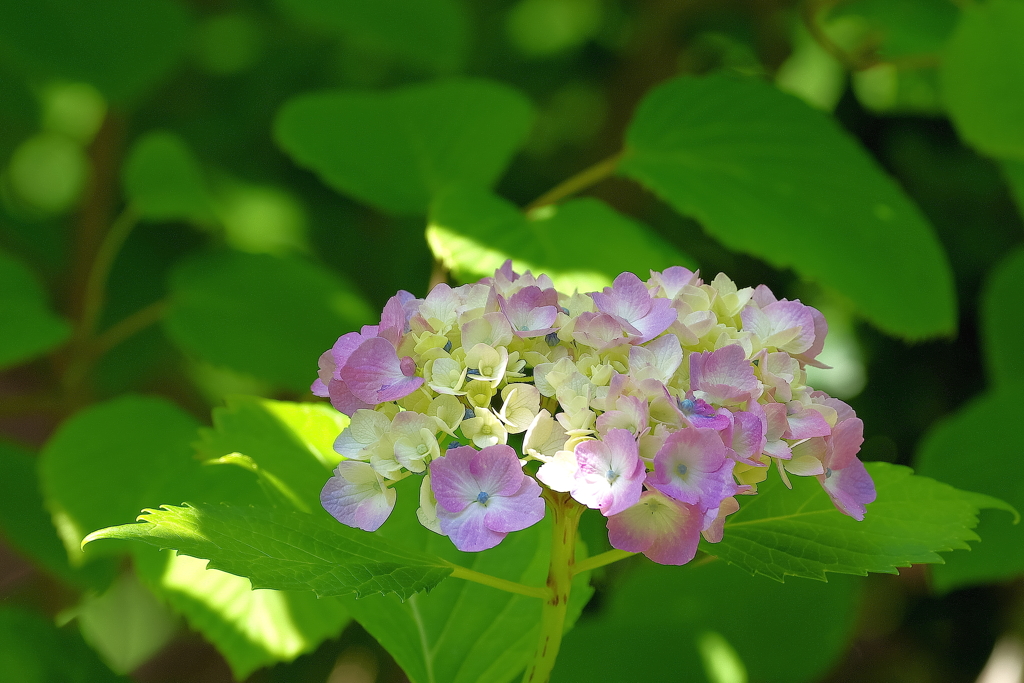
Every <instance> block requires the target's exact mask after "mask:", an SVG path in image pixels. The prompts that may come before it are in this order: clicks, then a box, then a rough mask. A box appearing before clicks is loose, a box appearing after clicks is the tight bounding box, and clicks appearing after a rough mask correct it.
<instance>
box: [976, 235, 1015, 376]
mask: <svg viewBox="0 0 1024 683" xmlns="http://www.w3.org/2000/svg"><path fill="white" fill-rule="evenodd" d="M1022 293H1024V249H1017V250H1016V251H1015V252H1013V253H1012V254H1011V255H1010V256H1009V257H1007V258H1006V259H1005V260H1004V261H1003V262H1002V263H1000V264H999V265H998V266H996V268H995V269H994V270H993V272H992V274H991V275H990V276H989V280H988V283H987V286H986V288H985V292H984V294H983V298H982V301H981V325H982V330H983V333H984V342H985V360H986V361H987V366H988V374H989V383H990V385H991V386H992V387H993V388H994V389H995V390H997V391H1003V390H1005V391H1006V392H1007V393H1009V392H1011V391H1019V389H1020V386H1021V382H1024V315H1021V310H1022V307H1021V295H1022Z"/></svg>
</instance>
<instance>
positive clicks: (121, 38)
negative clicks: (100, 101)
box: [0, 0, 189, 101]
mask: <svg viewBox="0 0 1024 683" xmlns="http://www.w3.org/2000/svg"><path fill="white" fill-rule="evenodd" d="M0 16H3V18H4V20H3V21H2V22H0V42H3V43H5V47H7V48H8V49H9V50H10V51H11V53H12V55H11V56H12V58H13V59H14V60H15V62H16V63H18V64H19V65H20V66H22V67H23V68H25V69H26V70H27V71H28V72H29V73H32V74H36V75H42V76H45V77H50V78H52V77H59V78H63V79H68V80H80V81H86V82H88V83H91V84H92V85H95V86H96V87H97V88H99V89H100V90H101V91H102V92H103V93H104V94H105V95H106V96H107V97H110V98H111V99H114V100H121V101H123V100H129V99H132V98H134V97H136V96H137V95H140V94H141V93H142V92H143V91H145V90H146V89H147V88H149V87H150V86H151V85H152V84H153V83H155V82H156V81H157V80H159V79H160V78H161V77H163V76H164V75H166V74H167V72H168V71H169V70H170V69H171V68H173V66H174V65H175V63H176V62H177V60H178V59H179V57H180V56H181V54H182V52H183V50H184V47H185V44H186V39H187V34H188V29H189V18H188V14H187V13H186V11H185V9H184V7H183V6H182V5H181V3H178V2H173V0H146V2H135V1H134V0H90V2H87V3H82V2H78V1H77V0H38V1H36V2H21V1H19V0H3V1H2V2H0Z"/></svg>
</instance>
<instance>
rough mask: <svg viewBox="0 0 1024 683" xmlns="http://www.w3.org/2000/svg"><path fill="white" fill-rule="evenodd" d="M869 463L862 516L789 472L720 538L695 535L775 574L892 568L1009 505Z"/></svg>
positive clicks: (939, 548)
mask: <svg viewBox="0 0 1024 683" xmlns="http://www.w3.org/2000/svg"><path fill="white" fill-rule="evenodd" d="M867 467H868V472H869V473H870V474H871V477H872V478H873V479H874V481H875V488H876V490H877V492H878V499H877V500H876V501H875V502H874V503H871V504H869V505H868V508H867V515H866V516H865V517H864V520H863V521H861V522H858V521H856V520H854V519H853V518H851V517H847V516H846V515H844V514H842V513H840V512H839V511H838V510H836V509H835V507H834V506H833V504H832V501H831V500H829V497H828V495H826V494H825V491H824V489H822V487H821V485H820V484H819V483H818V482H817V481H816V480H814V479H812V478H811V477H794V478H793V489H792V490H787V489H786V488H785V486H784V485H783V484H782V481H781V480H780V478H779V477H775V476H772V477H769V478H768V480H767V481H765V482H764V483H761V484H759V485H758V494H757V495H756V496H753V497H747V498H745V499H744V500H743V502H742V504H741V507H740V510H739V512H737V513H735V514H734V515H731V516H730V517H729V519H728V521H727V522H726V526H725V536H724V538H723V539H722V541H721V542H720V543H715V544H710V543H706V542H704V541H701V549H703V550H704V551H705V552H707V553H710V554H712V555H716V556H718V557H720V558H722V559H724V560H727V561H729V562H730V563H732V564H736V565H739V566H740V567H742V568H743V569H746V570H747V571H749V572H751V573H752V574H764V575H765V576H768V577H771V578H773V579H778V580H779V581H782V580H783V579H784V578H785V577H786V576H802V577H807V578H811V579H821V580H825V572H835V573H840V574H858V575H861V576H863V575H865V574H867V573H868V572H881V573H886V574H895V573H897V571H896V568H897V567H909V566H910V565H912V564H917V563H940V562H943V561H944V560H943V558H942V557H941V556H940V555H939V554H938V553H939V552H946V551H950V550H956V549H964V550H966V549H969V548H970V546H969V545H968V544H967V541H977V540H979V538H978V535H977V534H975V533H974V532H973V531H972V529H973V528H974V527H975V526H977V524H978V512H979V508H981V507H986V508H1001V509H1004V510H1008V511H1010V512H1012V511H1013V509H1012V508H1010V507H1009V506H1008V505H1007V504H1006V503H1005V502H1003V501H1001V500H997V499H994V498H989V497H987V496H982V495H979V494H976V493H970V492H966V491H960V490H958V489H955V488H953V487H952V486H949V485H948V484H943V483H941V482H938V481H935V480H934V479H928V478H927V477H919V476H915V475H914V474H913V473H912V471H911V470H910V469H909V468H907V467H901V466H898V465H890V464H888V463H882V462H873V463H867ZM954 481H957V483H960V481H959V479H954ZM951 561H956V559H953V560H951Z"/></svg>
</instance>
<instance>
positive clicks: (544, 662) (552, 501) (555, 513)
mask: <svg viewBox="0 0 1024 683" xmlns="http://www.w3.org/2000/svg"><path fill="white" fill-rule="evenodd" d="M544 498H545V500H546V501H547V504H548V509H549V510H551V513H552V529H551V564H550V567H549V569H548V582H547V589H548V596H547V599H546V600H545V601H544V606H543V607H542V608H541V620H540V637H539V638H538V641H537V649H536V650H535V651H534V654H533V661H532V662H531V663H530V665H529V667H527V669H526V673H525V674H524V675H523V683H546V681H548V680H549V679H550V678H551V670H552V669H553V668H554V667H555V659H556V658H557V657H558V650H559V648H560V647H561V645H562V634H563V633H564V632H565V614H566V610H567V608H568V606H569V594H570V592H571V590H572V577H573V564H574V561H575V556H576V531H577V528H578V527H579V522H580V514H581V513H582V512H583V510H584V508H583V506H582V505H580V504H579V503H577V502H576V501H574V500H573V499H572V498H571V497H570V496H569V495H568V494H566V493H557V492H554V491H550V490H546V491H545V492H544Z"/></svg>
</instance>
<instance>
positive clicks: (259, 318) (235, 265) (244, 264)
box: [164, 252, 373, 391]
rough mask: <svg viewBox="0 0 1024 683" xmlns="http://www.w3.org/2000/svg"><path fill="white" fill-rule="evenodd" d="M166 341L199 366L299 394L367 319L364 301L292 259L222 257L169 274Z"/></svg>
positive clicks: (226, 254)
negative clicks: (338, 343)
mask: <svg viewBox="0 0 1024 683" xmlns="http://www.w3.org/2000/svg"><path fill="white" fill-rule="evenodd" d="M170 288H171V307H170V310H169V311H168V313H167V316H166V318H165V319H164V324H165V326H166V329H167V332H168V334H169V336H170V337H171V339H172V340H173V341H174V342H175V343H177V344H178V345H179V346H181V347H182V348H183V349H184V350H186V351H188V352H190V353H193V354H195V355H197V356H199V357H200V358H202V359H203V360H205V361H208V362H210V363H213V364H216V365H223V366H226V367H229V368H232V369H234V370H239V371H242V372H246V373H249V374H252V375H255V376H256V377H259V378H262V379H266V380H269V381H271V382H273V383H275V384H277V385H280V386H284V387H288V388H291V389H294V390H297V391H305V390H306V389H308V388H309V385H310V384H311V383H312V382H313V380H315V379H316V371H317V358H319V357H320V354H322V353H323V352H324V351H325V350H327V349H328V348H330V347H331V345H332V344H334V342H335V340H336V339H337V338H338V337H340V336H341V335H343V334H345V333H346V332H350V331H352V330H354V329H358V328H359V326H360V325H363V324H366V323H368V322H372V319H373V313H372V311H370V309H369V306H368V305H367V304H366V302H365V301H364V300H363V299H362V298H361V297H360V296H359V295H358V294H357V293H356V292H354V291H353V290H352V289H351V288H350V287H348V286H346V285H345V284H344V283H343V282H342V281H341V280H340V279H339V278H338V277H337V276H335V275H334V274H333V273H331V272H329V271H327V270H325V269H323V268H321V267H319V266H316V265H314V264H312V263H309V262H307V261H304V260H301V259H299V258H294V257H288V258H285V257H274V256H270V255H267V254H241V253H237V252H221V253H216V254H208V255H204V256H200V257H198V258H194V259H191V260H188V261H185V262H182V263H180V264H178V266H177V267H176V268H175V270H174V272H173V273H172V274H171V285H170Z"/></svg>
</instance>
